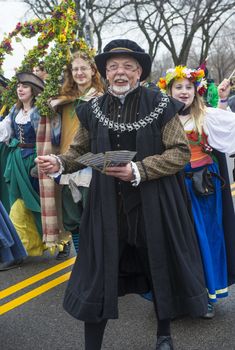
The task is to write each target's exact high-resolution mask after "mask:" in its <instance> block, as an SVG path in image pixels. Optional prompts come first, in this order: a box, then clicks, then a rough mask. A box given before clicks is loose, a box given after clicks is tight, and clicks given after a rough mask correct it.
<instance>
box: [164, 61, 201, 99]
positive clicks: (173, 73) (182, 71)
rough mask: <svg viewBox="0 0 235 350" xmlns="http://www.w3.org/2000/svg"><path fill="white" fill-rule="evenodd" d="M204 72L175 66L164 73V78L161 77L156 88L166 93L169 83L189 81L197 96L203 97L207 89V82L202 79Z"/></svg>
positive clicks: (199, 69)
mask: <svg viewBox="0 0 235 350" xmlns="http://www.w3.org/2000/svg"><path fill="white" fill-rule="evenodd" d="M204 77H205V72H204V70H203V69H201V68H198V69H189V68H187V67H186V66H176V67H175V68H170V69H168V70H167V71H166V75H165V77H161V78H160V79H159V81H158V83H157V85H158V87H159V88H160V89H161V90H163V91H164V92H166V89H167V87H168V85H169V84H170V82H171V81H172V80H174V79H184V78H187V79H189V80H190V81H191V82H192V83H194V85H195V86H196V89H197V92H198V93H199V95H201V96H202V95H203V94H204V93H205V92H206V89H207V81H206V79H205V78H204Z"/></svg>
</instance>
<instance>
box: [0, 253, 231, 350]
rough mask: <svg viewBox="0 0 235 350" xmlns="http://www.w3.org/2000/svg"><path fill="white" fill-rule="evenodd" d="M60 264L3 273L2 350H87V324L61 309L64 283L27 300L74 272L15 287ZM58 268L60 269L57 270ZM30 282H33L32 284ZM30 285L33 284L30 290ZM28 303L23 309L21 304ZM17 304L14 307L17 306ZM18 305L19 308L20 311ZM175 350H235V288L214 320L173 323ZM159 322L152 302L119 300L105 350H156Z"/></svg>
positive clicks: (44, 261) (41, 261)
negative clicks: (84, 332) (85, 334)
mask: <svg viewBox="0 0 235 350" xmlns="http://www.w3.org/2000/svg"><path fill="white" fill-rule="evenodd" d="M56 264H58V262H57V261H56V260H55V259H54V258H53V257H50V256H44V257H41V258H31V259H29V260H28V261H27V262H26V263H25V265H24V266H22V267H21V268H18V269H16V270H11V271H8V272H6V271H5V272H1V273H0V283H1V291H2V293H6V291H9V289H7V288H8V287H10V286H14V287H13V288H14V289H13V290H11V293H12V294H10V295H8V296H5V295H4V294H3V295H2V302H1V305H2V306H4V305H8V304H9V305H11V304H12V305H11V307H12V309H11V310H9V311H6V309H7V307H6V309H3V310H2V315H1V318H0V349H1V350H62V349H63V350H83V349H84V338H83V324H82V322H79V321H77V320H75V319H73V318H72V317H71V316H69V315H68V314H67V313H66V312H65V311H64V310H63V308H62V300H63V295H64V290H65V285H66V282H63V283H61V284H58V285H57V286H54V287H53V288H51V289H49V290H48V291H46V292H43V293H42V294H41V293H39V294H38V295H37V296H35V297H32V299H30V300H28V301H27V300H26V299H27V296H28V295H30V293H32V292H34V291H35V290H38V288H42V287H43V286H44V285H46V284H48V283H50V281H54V280H55V279H58V278H60V276H63V275H65V274H66V273H67V272H68V271H70V270H71V266H70V267H67V268H64V269H61V270H59V271H57V272H55V273H53V274H52V275H50V276H47V277H44V278H42V279H40V280H38V281H36V282H35V283H31V282H32V281H31V280H27V281H26V284H25V288H23V289H20V287H19V288H18V289H19V290H18V291H17V286H21V287H22V285H17V283H19V282H21V281H25V279H27V278H29V277H31V276H35V275H36V276H38V273H40V272H42V271H45V270H46V271H48V269H49V268H51V267H53V266H54V265H56ZM56 266H60V265H56ZM29 281H31V282H29ZM30 283H31V284H30ZM22 299H23V300H24V299H25V300H26V301H24V303H22V304H21V305H20V304H19V301H20V302H22ZM14 303H15V304H14ZM17 304H19V306H17ZM172 335H173V338H174V344H175V349H176V350H199V349H200V350H221V349H223V350H235V286H233V287H231V289H230V296H229V297H228V298H225V299H223V300H222V299H221V300H220V301H219V302H218V303H217V305H216V317H215V318H214V319H213V320H203V319H190V318H183V319H178V320H175V321H173V322H172ZM155 337H156V320H155V315H154V311H153V305H152V303H151V302H149V301H147V300H145V299H143V298H141V297H139V296H137V295H128V296H125V297H123V298H120V301H119V319H118V320H110V321H109V322H108V325H107V328H106V332H105V337H104V342H103V348H102V349H106V350H154V349H155V342H156V338H155Z"/></svg>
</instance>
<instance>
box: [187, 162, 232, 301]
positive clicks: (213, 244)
mask: <svg viewBox="0 0 235 350" xmlns="http://www.w3.org/2000/svg"><path fill="white" fill-rule="evenodd" d="M201 169H202V167H200V168H194V169H192V168H191V165H190V164H188V165H187V166H186V167H185V169H184V170H185V172H191V171H197V170H201ZM208 170H209V171H212V172H214V173H217V174H219V168H218V165H217V164H216V163H213V164H211V165H208ZM185 181H186V187H187V190H188V193H189V196H190V199H191V202H192V212H193V218H194V224H195V229H196V234H197V237H198V242H199V247H200V252H201V257H202V262H203V267H204V274H205V280H206V286H207V290H208V298H209V301H212V302H214V301H216V299H217V298H222V297H226V296H227V295H228V281H227V279H228V278H227V259H226V249H225V240H224V230H223V223H222V214H223V213H222V210H223V208H222V191H221V181H220V180H219V179H218V178H216V177H214V176H213V177H212V181H213V184H214V187H215V192H214V193H213V194H210V195H208V196H198V195H196V194H195V193H194V191H193V188H192V179H191V178H188V177H186V178H185Z"/></svg>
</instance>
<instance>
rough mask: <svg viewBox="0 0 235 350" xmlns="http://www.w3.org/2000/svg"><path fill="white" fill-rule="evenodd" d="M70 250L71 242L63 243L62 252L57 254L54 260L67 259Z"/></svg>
mask: <svg viewBox="0 0 235 350" xmlns="http://www.w3.org/2000/svg"><path fill="white" fill-rule="evenodd" d="M70 250H71V242H70V241H68V242H66V243H63V250H62V251H61V252H59V253H58V254H57V256H56V260H65V259H67V258H68V257H69V255H70Z"/></svg>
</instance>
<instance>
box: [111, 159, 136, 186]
mask: <svg viewBox="0 0 235 350" xmlns="http://www.w3.org/2000/svg"><path fill="white" fill-rule="evenodd" d="M105 174H106V175H108V176H114V177H117V178H119V179H120V180H122V181H128V182H130V181H132V180H134V179H135V177H134V175H133V172H132V167H131V163H128V164H126V165H125V166H116V167H107V168H105Z"/></svg>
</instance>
